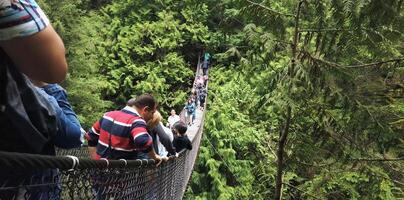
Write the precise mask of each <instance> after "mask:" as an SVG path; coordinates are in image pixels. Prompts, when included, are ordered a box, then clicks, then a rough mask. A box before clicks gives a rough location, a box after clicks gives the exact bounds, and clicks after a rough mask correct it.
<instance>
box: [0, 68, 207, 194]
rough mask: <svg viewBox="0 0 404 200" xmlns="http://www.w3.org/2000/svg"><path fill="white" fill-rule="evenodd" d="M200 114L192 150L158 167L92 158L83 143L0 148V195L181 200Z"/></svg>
mask: <svg viewBox="0 0 404 200" xmlns="http://www.w3.org/2000/svg"><path fill="white" fill-rule="evenodd" d="M198 73H200V66H199V63H198V69H197V74H198ZM204 110H206V109H204ZM181 113H182V114H181V115H183V114H184V111H182V112H181ZM204 114H205V112H202V113H201V115H202V116H201V117H200V118H199V119H200V122H198V124H199V126H198V128H197V129H196V133H194V136H193V137H192V146H193V148H192V150H189V151H185V150H183V151H181V152H180V153H179V156H178V157H176V158H175V157H170V160H169V161H167V162H163V163H161V164H160V165H159V166H156V163H155V161H154V160H92V159H89V152H88V149H87V148H86V147H81V148H78V149H71V150H62V149H58V150H57V156H45V155H34V154H25V153H13V152H0V199H1V200H3V199H7V200H9V199H30V200H31V199H32V200H37V199H74V200H76V199H100V200H104V199H108V200H110V199H182V197H183V195H184V193H185V190H186V187H187V184H188V181H189V178H190V176H191V174H192V170H193V166H194V163H195V160H196V157H197V154H198V150H199V145H200V141H201V137H202V134H203V124H204Z"/></svg>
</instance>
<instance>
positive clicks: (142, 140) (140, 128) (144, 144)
mask: <svg viewBox="0 0 404 200" xmlns="http://www.w3.org/2000/svg"><path fill="white" fill-rule="evenodd" d="M131 135H132V138H133V143H134V147H135V148H136V149H138V150H139V151H143V152H145V153H147V154H148V155H149V157H150V158H151V159H154V160H156V162H157V165H160V163H161V161H162V158H161V157H160V156H159V155H157V154H156V152H155V151H154V149H153V146H152V145H153V139H152V137H151V136H150V134H149V133H148V132H147V129H146V122H145V121H144V120H143V119H137V120H135V121H134V122H133V123H132V131H131Z"/></svg>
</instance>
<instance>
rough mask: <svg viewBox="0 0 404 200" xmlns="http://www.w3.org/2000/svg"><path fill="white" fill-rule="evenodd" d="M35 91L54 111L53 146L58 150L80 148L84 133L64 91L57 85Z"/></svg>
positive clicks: (49, 85)
mask: <svg viewBox="0 0 404 200" xmlns="http://www.w3.org/2000/svg"><path fill="white" fill-rule="evenodd" d="M37 91H38V92H39V93H40V94H41V95H43V96H44V97H46V98H47V99H48V100H49V102H50V104H51V105H52V107H53V108H54V109H55V111H56V117H57V120H58V132H57V134H56V136H55V138H54V139H53V143H54V144H55V146H57V147H60V148H76V147H80V146H81V145H82V143H83V139H84V131H83V129H82V128H81V126H80V122H79V120H78V119H77V116H76V114H75V113H74V111H73V109H72V107H71V105H70V104H69V102H68V101H67V93H66V91H65V90H64V89H63V88H62V87H60V86H59V85H58V84H48V85H46V86H44V87H41V88H39V87H37Z"/></svg>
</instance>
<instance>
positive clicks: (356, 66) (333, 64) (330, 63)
mask: <svg viewBox="0 0 404 200" xmlns="http://www.w3.org/2000/svg"><path fill="white" fill-rule="evenodd" d="M299 53H300V54H302V55H303V56H306V57H309V58H310V59H312V60H314V61H316V62H321V63H323V64H325V65H327V66H330V67H342V68H360V67H373V66H380V65H383V64H386V63H392V62H400V61H404V58H394V59H390V60H385V61H377V62H373V63H366V64H360V65H342V64H339V63H335V62H331V61H328V60H324V59H322V58H319V57H317V56H313V55H311V54H310V53H309V52H307V51H304V50H300V51H299ZM300 57H301V56H300Z"/></svg>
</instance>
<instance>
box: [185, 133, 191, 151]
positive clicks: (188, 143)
mask: <svg viewBox="0 0 404 200" xmlns="http://www.w3.org/2000/svg"><path fill="white" fill-rule="evenodd" d="M186 137H187V149H189V150H192V142H191V140H189V138H188V136H186Z"/></svg>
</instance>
